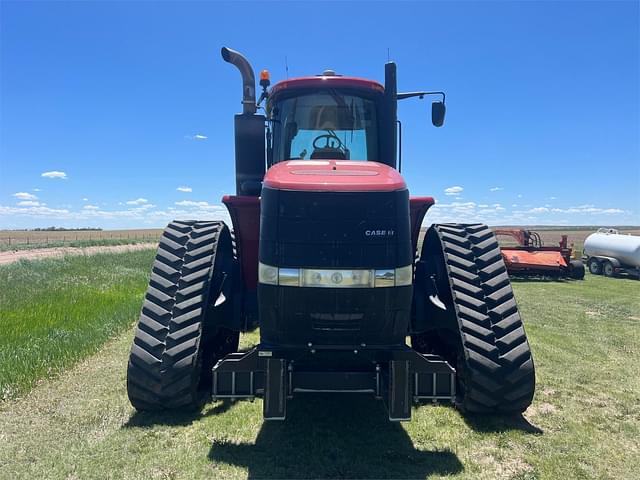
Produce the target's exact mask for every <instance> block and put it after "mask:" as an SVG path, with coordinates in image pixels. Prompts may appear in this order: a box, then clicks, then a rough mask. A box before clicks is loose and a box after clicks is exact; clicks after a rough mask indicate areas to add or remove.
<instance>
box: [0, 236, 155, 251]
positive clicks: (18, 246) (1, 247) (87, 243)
mask: <svg viewBox="0 0 640 480" xmlns="http://www.w3.org/2000/svg"><path fill="white" fill-rule="evenodd" d="M153 242H157V239H155V238H144V239H142V238H138V239H135V238H130V239H127V238H102V239H97V240H67V241H62V240H59V241H57V240H56V241H51V242H47V243H13V244H11V245H8V244H0V252H7V251H15V250H35V249H39V248H56V247H76V248H84V247H103V246H117V245H133V244H136V243H153Z"/></svg>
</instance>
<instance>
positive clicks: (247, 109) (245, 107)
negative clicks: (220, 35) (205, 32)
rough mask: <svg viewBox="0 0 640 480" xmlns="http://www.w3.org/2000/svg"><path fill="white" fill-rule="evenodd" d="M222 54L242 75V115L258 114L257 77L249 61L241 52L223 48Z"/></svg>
mask: <svg viewBox="0 0 640 480" xmlns="http://www.w3.org/2000/svg"><path fill="white" fill-rule="evenodd" d="M220 53H221V54H222V59H223V60H224V61H225V62H228V63H231V64H232V65H235V67H236V68H237V69H238V70H239V71H240V75H242V113H243V115H253V114H254V113H256V76H255V74H254V73H253V68H252V67H251V64H250V63H249V61H248V60H247V59H246V58H245V57H244V55H242V54H241V53H240V52H236V51H235V50H231V49H230V48H227V47H222V49H221V51H220Z"/></svg>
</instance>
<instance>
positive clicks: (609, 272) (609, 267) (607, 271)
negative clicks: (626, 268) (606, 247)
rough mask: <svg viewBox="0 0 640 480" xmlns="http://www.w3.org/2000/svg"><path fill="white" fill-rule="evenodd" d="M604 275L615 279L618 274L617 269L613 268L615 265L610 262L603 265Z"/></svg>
mask: <svg viewBox="0 0 640 480" xmlns="http://www.w3.org/2000/svg"><path fill="white" fill-rule="evenodd" d="M602 273H603V274H604V276H605V277H613V276H615V274H616V270H615V268H613V263H611V262H610V261H608V260H607V261H605V262H604V263H603V264H602Z"/></svg>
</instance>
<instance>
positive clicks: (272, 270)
mask: <svg viewBox="0 0 640 480" xmlns="http://www.w3.org/2000/svg"><path fill="white" fill-rule="evenodd" d="M258 281H259V282H260V283H266V284H267V285H278V267H272V266H271V265H265V264H264V263H262V262H259V263H258Z"/></svg>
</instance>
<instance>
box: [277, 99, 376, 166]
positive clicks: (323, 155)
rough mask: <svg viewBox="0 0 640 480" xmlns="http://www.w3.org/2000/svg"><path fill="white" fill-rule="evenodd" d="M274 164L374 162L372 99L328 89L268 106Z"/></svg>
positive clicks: (373, 113)
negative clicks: (327, 161)
mask: <svg viewBox="0 0 640 480" xmlns="http://www.w3.org/2000/svg"><path fill="white" fill-rule="evenodd" d="M269 113H270V119H271V120H272V123H273V161H274V162H280V161H283V160H318V159H331V160H377V159H378V135H377V127H378V122H377V118H376V105H375V102H374V101H373V100H370V99H367V98H363V97H358V96H355V95H350V94H348V93H345V92H341V91H339V90H336V89H328V90H321V91H316V92H313V93H308V94H304V95H300V96H296V97H290V98H286V99H284V100H281V101H279V102H276V103H274V104H273V105H272V106H271V111H270V112H269Z"/></svg>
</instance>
